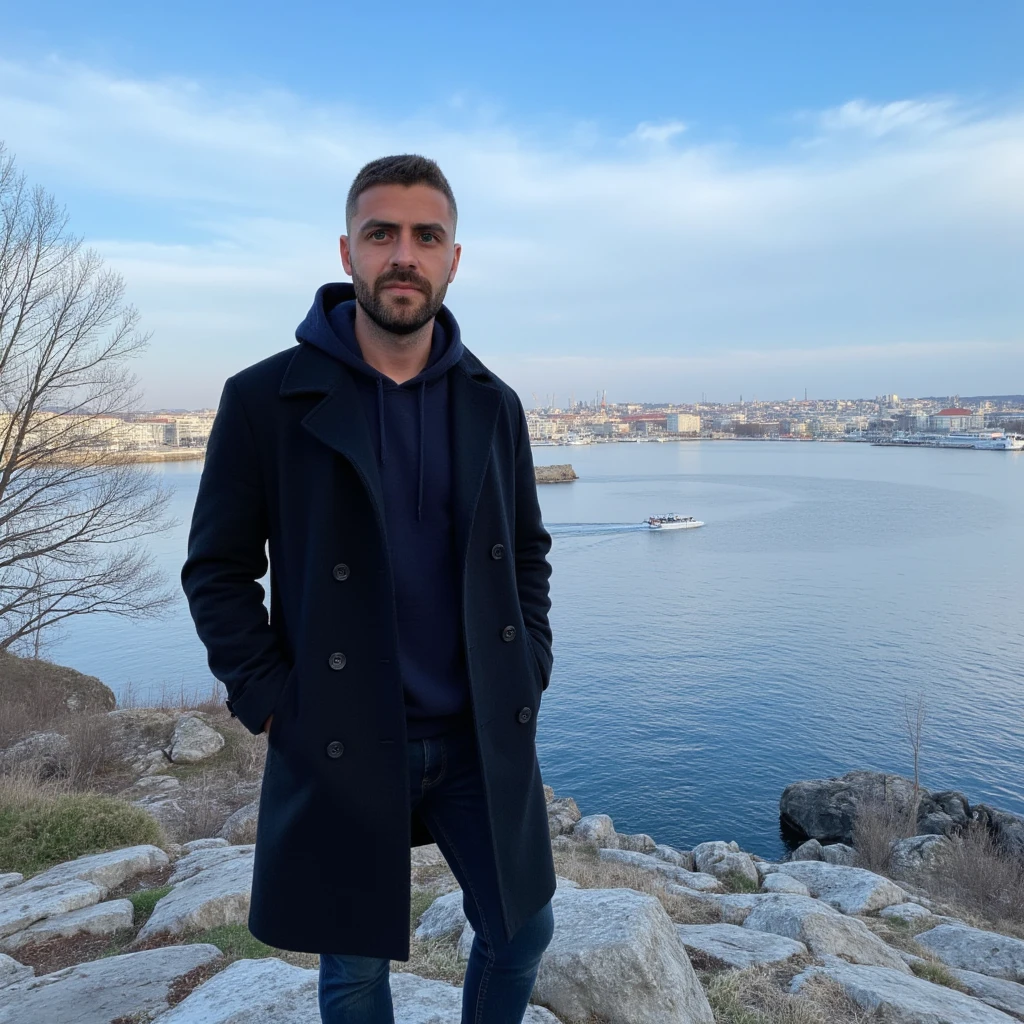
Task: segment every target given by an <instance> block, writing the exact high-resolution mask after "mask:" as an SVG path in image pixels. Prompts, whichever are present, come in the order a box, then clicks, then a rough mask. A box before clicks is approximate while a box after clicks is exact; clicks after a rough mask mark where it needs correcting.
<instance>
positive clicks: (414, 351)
mask: <svg viewBox="0 0 1024 1024" xmlns="http://www.w3.org/2000/svg"><path fill="white" fill-rule="evenodd" d="M355 333H356V341H357V342H359V349H360V351H361V352H362V354H363V359H365V360H366V362H367V363H369V364H370V366H372V367H373V368H374V369H375V370H377V371H379V372H380V373H383V374H384V376H385V377H390V378H391V380H393V381H394V382H395V383H396V384H402V383H403V382H404V381H407V380H411V379H412V378H413V377H415V376H416V375H417V374H418V373H419V372H420V371H421V370H422V369H423V368H424V367H425V366H426V365H427V360H428V359H429V358H430V344H431V340H432V339H433V336H434V320H433V318H431V319H430V320H429V321H428V322H427V323H425V324H424V325H423V326H422V327H421V328H420V329H419V330H418V331H413V332H412V334H392V333H391V332H390V331H386V330H384V329H383V328H382V327H380V326H378V325H377V324H375V323H374V322H373V321H372V320H371V319H370V318H369V317H368V316H367V315H366V313H365V311H364V310H363V307H362V306H360V305H359V304H358V303H356V322H355Z"/></svg>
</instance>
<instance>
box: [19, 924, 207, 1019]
mask: <svg viewBox="0 0 1024 1024" xmlns="http://www.w3.org/2000/svg"><path fill="white" fill-rule="evenodd" d="M220 956H221V951H220V950H219V949H218V948H217V947H216V946H211V945H209V944H207V943H195V944H193V945H188V946H165V947H163V948H162V949H146V950H141V951H140V952H138V953H124V954H122V955H121V956H110V957H103V958H102V959H100V960H90V961H88V962H87V963H84V964H76V965H75V966H73V967H65V968H64V969H63V970H60V971H54V972H53V973H52V974H43V975H40V976H39V977H37V978H32V979H30V980H28V981H24V982H21V983H19V984H17V985H9V986H8V987H7V988H0V1024H58V1022H59V1024H110V1021H112V1020H114V1019H115V1018H116V1017H122V1016H125V1015H127V1014H137V1013H148V1014H151V1015H152V1014H154V1013H156V1012H158V1011H160V1010H165V1009H167V993H168V991H169V989H170V987H171V985H172V984H173V983H174V981H175V979H177V978H180V977H181V975H183V974H187V973H188V972H189V971H191V970H193V969H194V968H196V967H199V966H201V965H202V964H207V963H210V961H212V960H216V959H217V958H218V957H220Z"/></svg>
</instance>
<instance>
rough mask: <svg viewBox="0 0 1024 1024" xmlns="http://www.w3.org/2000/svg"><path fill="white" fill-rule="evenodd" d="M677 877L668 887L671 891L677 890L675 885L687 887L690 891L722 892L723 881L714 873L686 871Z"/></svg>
mask: <svg viewBox="0 0 1024 1024" xmlns="http://www.w3.org/2000/svg"><path fill="white" fill-rule="evenodd" d="M676 879H677V880H676V881H675V882H673V883H670V884H669V885H668V886H667V887H666V888H667V889H668V890H669V892H674V891H675V889H673V885H675V886H676V887H677V888H682V889H686V890H687V891H688V893H689V892H691V891H692V892H721V890H722V883H721V882H720V881H719V880H718V879H717V878H715V876H714V875H708V874H705V873H704V872H703V871H686V872H685V874H681V875H677V876H676ZM688 893H687V894H688Z"/></svg>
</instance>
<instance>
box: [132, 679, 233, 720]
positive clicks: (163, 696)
mask: <svg viewBox="0 0 1024 1024" xmlns="http://www.w3.org/2000/svg"><path fill="white" fill-rule="evenodd" d="M224 696H225V694H224V687H223V685H222V684H221V683H220V682H219V681H218V680H216V679H211V681H210V689H209V690H208V691H207V692H206V693H197V692H196V691H195V690H186V689H185V681H184V680H182V681H181V683H180V684H179V686H178V690H177V692H175V691H174V690H173V689H171V688H170V687H169V686H168V685H167V684H166V683H164V684H163V685H162V686H161V687H160V696H159V697H155V696H153V695H152V694H151V693H147V694H146V696H145V698H144V699H140V698H139V697H138V696H137V695H136V693H135V687H134V685H133V684H132V682H131V680H129V681H128V682H127V683H126V684H125V686H124V688H123V689H122V691H121V696H120V697H118V699H117V706H118V707H119V708H163V709H164V710H165V711H207V712H210V713H216V712H221V711H223V712H224V716H225V717H228V716H229V715H228V711H227V709H226V708H225V707H224Z"/></svg>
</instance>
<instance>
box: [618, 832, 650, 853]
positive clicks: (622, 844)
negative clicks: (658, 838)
mask: <svg viewBox="0 0 1024 1024" xmlns="http://www.w3.org/2000/svg"><path fill="white" fill-rule="evenodd" d="M617 835H618V847H619V849H620V850H629V851H631V852H633V853H654V851H655V848H656V847H657V845H658V844H657V843H656V842H655V841H654V840H653V839H652V838H651V837H650V836H649V835H647V834H646V833H644V832H637V833H635V834H634V835H630V834H628V833H622V832H619V833H618V834H617Z"/></svg>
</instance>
